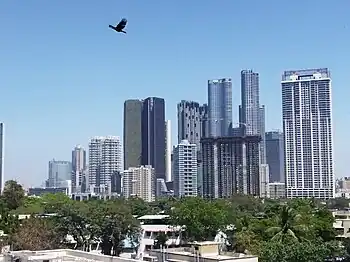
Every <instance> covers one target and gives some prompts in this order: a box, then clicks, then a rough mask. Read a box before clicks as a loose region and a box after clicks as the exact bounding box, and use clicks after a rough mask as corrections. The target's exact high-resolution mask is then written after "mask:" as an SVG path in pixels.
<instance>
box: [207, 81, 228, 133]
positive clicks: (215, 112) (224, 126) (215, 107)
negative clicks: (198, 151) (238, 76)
mask: <svg viewBox="0 0 350 262" xmlns="http://www.w3.org/2000/svg"><path fill="white" fill-rule="evenodd" d="M208 121H209V134H208V135H209V137H222V136H229V135H230V133H231V128H232V80H231V78H223V79H215V80H209V81H208Z"/></svg>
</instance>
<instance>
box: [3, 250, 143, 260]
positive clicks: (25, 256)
mask: <svg viewBox="0 0 350 262" xmlns="http://www.w3.org/2000/svg"><path fill="white" fill-rule="evenodd" d="M44 260H46V261H47V262H58V261H60V262H63V261H66V262H73V261H87V262H88V261H89V262H135V261H137V260H134V259H129V258H121V257H112V256H105V255H101V254H96V253H92V252H84V251H79V250H71V249H55V250H43V251H29V250H22V251H11V252H8V253H6V254H4V259H3V261H4V262H11V261H19V262H29V261H36V262H41V261H44Z"/></svg>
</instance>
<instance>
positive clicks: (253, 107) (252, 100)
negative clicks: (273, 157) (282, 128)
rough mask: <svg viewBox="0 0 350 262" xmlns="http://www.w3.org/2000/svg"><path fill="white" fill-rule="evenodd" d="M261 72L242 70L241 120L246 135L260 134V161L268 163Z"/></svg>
mask: <svg viewBox="0 0 350 262" xmlns="http://www.w3.org/2000/svg"><path fill="white" fill-rule="evenodd" d="M259 92H260V91H259V73H256V72H253V70H242V71H241V96H242V97H241V99H242V101H241V106H240V107H239V119H240V120H239V122H240V126H241V128H242V130H243V132H242V133H243V134H244V135H260V136H261V139H262V140H261V143H260V163H261V164H266V151H265V106H264V105H261V106H260V93H259Z"/></svg>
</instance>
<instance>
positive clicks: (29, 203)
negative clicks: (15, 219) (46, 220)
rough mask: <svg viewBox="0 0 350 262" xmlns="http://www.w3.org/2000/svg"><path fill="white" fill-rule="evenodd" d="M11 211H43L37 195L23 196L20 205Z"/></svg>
mask: <svg viewBox="0 0 350 262" xmlns="http://www.w3.org/2000/svg"><path fill="white" fill-rule="evenodd" d="M11 213H12V214H18V215H23V214H41V213H44V207H43V205H42V199H41V198H39V197H25V198H24V199H23V201H22V205H21V206H19V207H18V208H17V209H16V210H13V211H12V212H11Z"/></svg>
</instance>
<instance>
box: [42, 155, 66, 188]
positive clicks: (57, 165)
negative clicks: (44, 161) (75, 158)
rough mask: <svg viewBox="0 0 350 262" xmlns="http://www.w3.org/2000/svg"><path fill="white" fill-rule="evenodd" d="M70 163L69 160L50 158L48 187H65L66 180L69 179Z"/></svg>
mask: <svg viewBox="0 0 350 262" xmlns="http://www.w3.org/2000/svg"><path fill="white" fill-rule="evenodd" d="M71 175H72V163H71V162H69V161H58V160H55V159H53V160H51V161H50V162H49V179H48V186H49V187H66V181H67V180H70V179H71Z"/></svg>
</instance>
